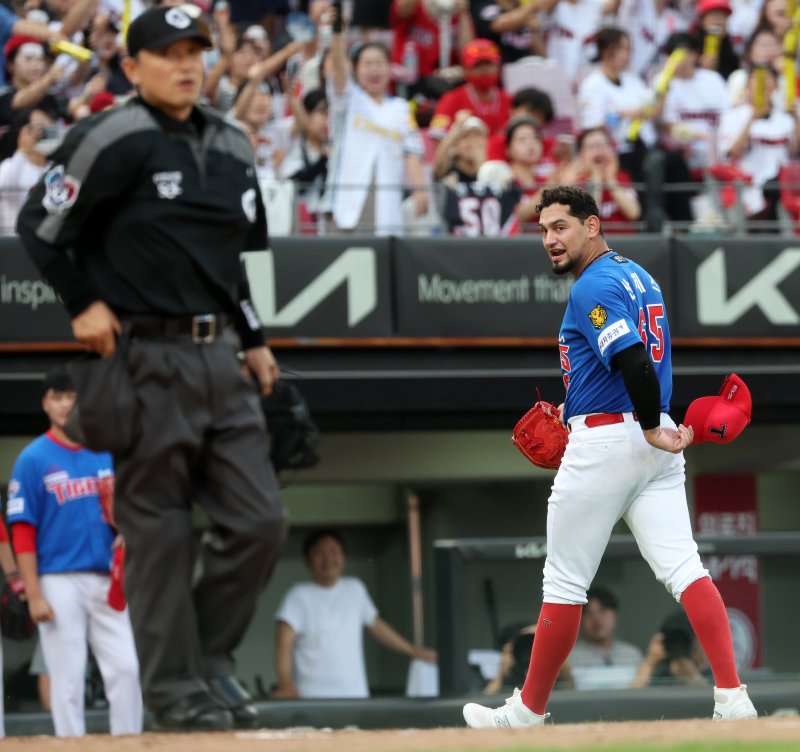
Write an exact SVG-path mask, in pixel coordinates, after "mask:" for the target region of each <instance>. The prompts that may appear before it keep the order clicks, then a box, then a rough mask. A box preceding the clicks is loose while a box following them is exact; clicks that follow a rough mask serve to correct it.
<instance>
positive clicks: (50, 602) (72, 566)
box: [6, 368, 142, 736]
mask: <svg viewBox="0 0 800 752" xmlns="http://www.w3.org/2000/svg"><path fill="white" fill-rule="evenodd" d="M74 403H75V388H74V386H73V384H72V380H71V379H70V377H69V375H68V374H67V372H66V370H64V369H63V368H61V369H54V370H53V371H51V372H50V373H49V374H48V375H47V377H46V378H45V381H44V389H43V394H42V408H43V410H44V411H45V413H46V414H47V417H48V418H49V420H50V429H49V430H48V431H47V433H45V434H44V435H42V436H40V437H39V438H38V439H36V440H35V441H33V442H32V443H31V444H29V445H28V446H27V447H25V449H23V450H22V453H21V454H20V456H19V458H18V459H17V461H16V463H15V464H14V469H13V471H12V473H11V480H10V482H9V484H8V506H7V510H6V511H7V515H8V521H9V523H10V524H11V531H12V535H13V539H14V550H15V551H16V554H17V562H18V564H19V570H20V573H21V575H22V579H23V581H24V583H25V592H26V594H27V597H28V607H29V609H30V615H31V618H32V619H33V621H34V622H35V623H36V624H37V625H38V628H39V640H40V643H41V646H42V652H43V654H44V659H45V662H46V664H47V669H48V675H49V677H50V711H51V713H52V716H53V726H54V728H55V732H56V735H57V736H83V735H84V734H85V733H86V723H85V720H84V688H85V684H86V681H85V675H86V661H87V651H86V644H87V641H88V643H89V644H90V645H91V647H92V652H93V653H94V655H95V657H96V658H97V663H98V666H99V667H100V671H101V673H102V675H103V685H104V687H105V691H106V696H107V697H108V701H109V724H110V726H111V733H112V734H138V733H139V732H141V730H142V695H141V690H140V689H139V664H138V662H137V659H136V648H135V646H134V640H133V633H132V631H131V621H130V617H129V615H128V611H127V609H125V607H124V605H122V607H121V608H120V607H115V606H114V605H113V602H112V601H111V599H110V598H109V593H110V590H111V576H110V569H111V560H112V557H113V555H114V554H113V550H112V548H113V546H114V545H116V544H117V543H118V542H116V541H115V537H116V533H115V531H114V530H113V529H112V527H111V525H110V520H109V515H108V513H107V512H106V510H110V509H111V507H112V504H111V499H110V497H112V496H113V487H114V468H113V464H112V460H111V455H110V454H108V453H107V452H92V451H90V450H88V449H86V448H85V447H82V446H80V445H78V444H76V443H75V442H74V441H71V440H70V439H69V437H68V436H67V434H66V433H65V431H64V426H65V425H66V421H67V415H68V414H69V411H70V409H71V408H72V406H73V404H74ZM104 495H107V497H106V498H105V499H103V496H104Z"/></svg>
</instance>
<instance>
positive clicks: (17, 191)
mask: <svg viewBox="0 0 800 752" xmlns="http://www.w3.org/2000/svg"><path fill="white" fill-rule="evenodd" d="M10 130H11V132H10V134H9V135H10V137H11V138H12V139H13V138H14V137H15V136H16V143H17V150H16V151H15V152H14V154H13V155H12V156H10V157H8V159H4V160H3V161H2V162H0V233H2V234H6V235H11V234H13V233H14V228H15V227H16V224H17V214H18V213H19V210H20V207H21V206H22V204H23V202H24V201H25V199H26V198H27V196H28V191H30V189H31V188H33V186H34V185H35V184H36V183H37V182H38V180H39V178H40V177H41V176H42V174H43V173H44V171H45V168H46V167H47V161H48V155H49V154H51V153H52V152H53V151H54V150H55V147H56V146H57V145H58V143H59V139H58V137H57V134H56V125H55V123H54V122H53V119H52V118H51V117H50V116H49V115H48V114H47V113H46V112H44V111H43V110H32V111H29V110H25V111H22V112H18V113H17V115H16V116H15V118H14V120H13V121H12V124H11V129H10Z"/></svg>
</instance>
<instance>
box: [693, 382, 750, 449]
mask: <svg viewBox="0 0 800 752" xmlns="http://www.w3.org/2000/svg"><path fill="white" fill-rule="evenodd" d="M752 409H753V400H752V398H751V397H750V390H749V389H748V388H747V384H745V383H744V381H742V380H741V379H740V378H739V377H738V376H737V375H736V374H735V373H732V374H730V375H728V376H726V377H725V381H724V382H723V383H722V388H721V389H720V390H719V394H717V395H716V396H715V397H698V398H697V399H696V400H694V402H692V404H691V405H689V409H688V410H687V411H686V417H685V418H684V419H683V423H684V425H686V426H691V427H692V429H694V441H692V444H702V443H704V442H705V443H708V444H728V443H729V442H731V441H733V440H734V439H735V438H736V437H737V436H738V435H739V434H740V433H741V432H742V431H744V429H745V428H746V427H747V424H748V423H750V413H751V412H752Z"/></svg>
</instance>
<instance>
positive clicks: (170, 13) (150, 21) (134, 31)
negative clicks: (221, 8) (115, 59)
mask: <svg viewBox="0 0 800 752" xmlns="http://www.w3.org/2000/svg"><path fill="white" fill-rule="evenodd" d="M199 11H200V9H199V8H197V7H196V6H179V7H160V8H151V9H150V10H146V11H145V12H144V13H142V14H141V15H140V16H137V17H136V19H135V20H134V21H132V22H131V25H130V28H129V29H128V38H127V47H128V54H129V55H130V56H131V57H133V56H135V55H137V54H138V53H139V52H140V51H141V50H158V49H161V48H163V47H169V45H171V44H172V43H173V42H178V41H180V40H181V39H197V40H198V41H199V42H202V43H203V44H204V45H205V46H206V47H213V44H212V42H211V37H210V36H209V32H208V27H207V26H206V24H205V23H204V22H203V21H200V20H199V18H198V17H196V16H199Z"/></svg>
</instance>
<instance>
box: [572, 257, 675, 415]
mask: <svg viewBox="0 0 800 752" xmlns="http://www.w3.org/2000/svg"><path fill="white" fill-rule="evenodd" d="M637 342H644V345H645V347H646V348H647V353H648V355H649V356H650V358H651V360H652V361H653V363H654V365H655V369H656V375H657V376H658V380H659V383H660V385H661V411H662V412H665V413H666V412H669V402H670V398H671V396H672V360H671V354H670V352H671V351H670V337H669V326H668V324H667V314H666V310H665V308H664V298H663V296H662V294H661V288H660V287H659V286H658V283H657V282H656V281H655V280H654V279H653V278H652V277H651V276H650V274H649V273H648V272H647V271H645V270H644V269H643V268H642V267H641V266H639V265H638V264H636V263H634V262H633V261H631V260H630V259H626V258H625V257H624V256H620V255H619V254H618V253H613V252H611V253H608V254H607V255H605V256H601V257H600V258H598V259H597V260H595V261H594V262H592V263H591V264H589V266H587V267H586V269H584V270H583V272H582V273H581V275H580V277H579V278H578V280H577V281H576V282H575V284H574V285H573V286H572V290H571V291H570V295H569V302H568V303H567V310H566V312H565V314H564V321H563V322H562V324H561V331H560V332H559V338H558V349H559V353H560V356H561V371H562V374H563V379H564V387H565V388H566V390H567V397H566V400H565V402H564V420H565V421H567V420H569V418H571V417H573V416H575V415H586V414H587V413H621V412H631V411H632V410H633V404H632V403H631V399H630V397H629V396H628V391H627V389H626V388H625V384H624V382H623V380H622V376H621V375H620V373H619V372H618V371H614V370H612V365H611V359H612V358H613V356H614V355H616V354H617V353H618V352H621V351H622V350H625V349H627V348H628V347H631V346H632V345H635V344H636V343H637Z"/></svg>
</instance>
